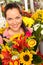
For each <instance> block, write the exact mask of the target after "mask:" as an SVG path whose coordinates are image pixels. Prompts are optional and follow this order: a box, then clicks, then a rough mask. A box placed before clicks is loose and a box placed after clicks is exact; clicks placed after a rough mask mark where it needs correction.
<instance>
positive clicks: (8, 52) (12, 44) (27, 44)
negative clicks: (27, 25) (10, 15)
mask: <svg viewBox="0 0 43 65" xmlns="http://www.w3.org/2000/svg"><path fill="white" fill-rule="evenodd" d="M9 40H10V41H9V42H6V43H4V44H0V59H1V60H0V65H32V64H34V65H40V64H41V63H42V62H43V60H42V58H41V57H40V56H38V55H37V52H36V49H35V48H36V45H37V41H36V40H35V37H34V36H32V34H31V33H30V32H29V31H27V32H26V34H16V35H14V36H12V37H11V38H10V39H9Z"/></svg>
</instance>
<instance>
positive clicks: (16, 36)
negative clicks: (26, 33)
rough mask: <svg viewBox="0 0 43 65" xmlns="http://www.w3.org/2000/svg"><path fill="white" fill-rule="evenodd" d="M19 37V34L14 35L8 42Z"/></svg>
mask: <svg viewBox="0 0 43 65" xmlns="http://www.w3.org/2000/svg"><path fill="white" fill-rule="evenodd" d="M20 35H21V34H15V35H14V36H12V37H11V38H10V40H11V41H13V40H14V39H15V38H20Z"/></svg>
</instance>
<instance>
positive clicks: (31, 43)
mask: <svg viewBox="0 0 43 65" xmlns="http://www.w3.org/2000/svg"><path fill="white" fill-rule="evenodd" d="M28 45H29V46H30V47H34V46H35V45H36V40H34V39H30V40H29V41H28Z"/></svg>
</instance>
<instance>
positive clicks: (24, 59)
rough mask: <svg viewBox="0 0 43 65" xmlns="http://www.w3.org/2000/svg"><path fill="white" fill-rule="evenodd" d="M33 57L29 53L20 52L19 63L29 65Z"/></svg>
mask: <svg viewBox="0 0 43 65" xmlns="http://www.w3.org/2000/svg"><path fill="white" fill-rule="evenodd" d="M32 57H33V55H32V54H31V53H30V52H29V51H25V52H21V54H20V62H21V63H23V65H31V63H32Z"/></svg>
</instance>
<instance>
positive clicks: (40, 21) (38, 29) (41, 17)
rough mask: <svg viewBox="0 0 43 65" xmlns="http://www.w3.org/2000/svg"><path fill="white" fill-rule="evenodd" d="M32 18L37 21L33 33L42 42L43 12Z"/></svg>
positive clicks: (37, 12) (38, 11)
mask: <svg viewBox="0 0 43 65" xmlns="http://www.w3.org/2000/svg"><path fill="white" fill-rule="evenodd" d="M32 18H33V19H34V21H35V22H34V24H33V33H34V35H35V36H36V38H37V40H38V41H39V42H40V41H41V40H43V10H37V11H36V12H35V13H34V14H33V15H32Z"/></svg>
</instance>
